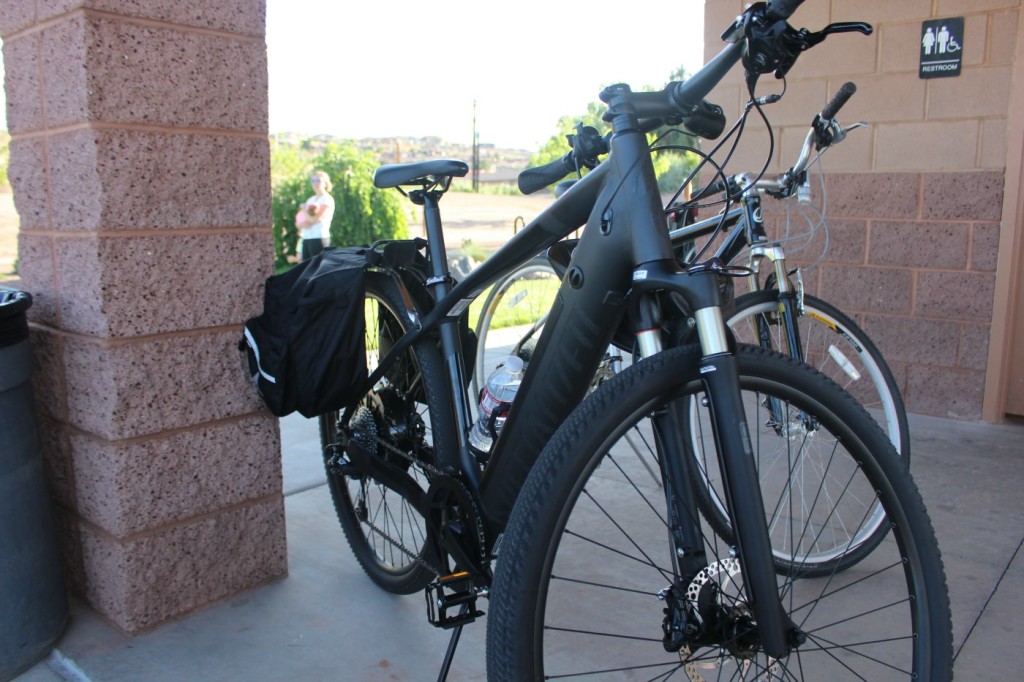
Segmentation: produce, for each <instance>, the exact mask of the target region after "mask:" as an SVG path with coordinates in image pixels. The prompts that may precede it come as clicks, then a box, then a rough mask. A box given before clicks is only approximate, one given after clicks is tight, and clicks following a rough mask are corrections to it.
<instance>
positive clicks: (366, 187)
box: [272, 145, 409, 271]
mask: <svg viewBox="0 0 1024 682" xmlns="http://www.w3.org/2000/svg"><path fill="white" fill-rule="evenodd" d="M378 165H379V164H378V162H377V160H376V159H375V158H374V157H373V155H372V154H369V153H367V152H362V151H360V150H358V149H356V148H355V147H354V146H351V145H328V146H327V147H326V148H325V149H324V150H323V152H321V153H320V154H319V155H318V156H316V157H314V158H313V159H312V160H311V162H310V163H309V165H308V166H307V167H306V168H304V169H302V170H301V171H300V172H298V173H295V174H293V175H290V176H287V177H284V178H282V179H280V180H278V181H277V183H276V184H275V185H274V188H273V200H272V210H273V221H274V223H273V232H274V267H275V269H276V270H278V271H280V270H281V269H284V268H287V267H288V264H289V257H290V256H294V255H295V254H296V252H297V246H298V242H299V232H298V229H297V228H296V227H295V214H296V212H298V210H299V206H301V205H302V204H303V203H304V202H305V201H306V199H308V198H309V197H310V196H312V194H313V190H312V189H310V186H309V174H310V173H311V172H312V171H314V170H322V171H325V172H326V173H327V175H328V176H330V178H331V182H332V183H333V185H334V186H333V188H332V189H331V192H330V193H331V196H333V197H334V204H335V209H334V218H333V220H331V244H332V245H334V246H358V245H362V244H370V243H371V242H374V241H376V240H378V239H405V238H407V237H408V236H409V224H408V216H407V214H406V207H405V205H404V204H403V201H405V200H404V199H402V197H401V196H400V195H399V194H398V192H396V191H395V190H390V189H389V190H380V189H377V188H376V187H374V186H373V171H374V170H375V169H376V168H377V166H378Z"/></svg>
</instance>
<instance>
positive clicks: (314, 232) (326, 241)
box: [295, 170, 334, 260]
mask: <svg viewBox="0 0 1024 682" xmlns="http://www.w3.org/2000/svg"><path fill="white" fill-rule="evenodd" d="M309 183H310V184H311V185H312V186H313V196H311V197H310V198H309V199H306V203H304V204H303V205H302V211H300V212H299V215H298V216H297V217H296V221H295V226H296V227H298V228H299V235H300V236H301V237H302V260H307V259H309V258H312V257H313V256H315V255H316V254H318V253H320V252H321V251H323V250H324V247H325V246H328V245H330V243H331V219H332V218H334V197H332V196H331V194H330V192H331V178H330V177H328V175H327V173H325V172H324V171H322V170H318V171H314V172H313V173H312V175H310V176H309ZM303 212H304V213H305V216H307V218H306V219H303Z"/></svg>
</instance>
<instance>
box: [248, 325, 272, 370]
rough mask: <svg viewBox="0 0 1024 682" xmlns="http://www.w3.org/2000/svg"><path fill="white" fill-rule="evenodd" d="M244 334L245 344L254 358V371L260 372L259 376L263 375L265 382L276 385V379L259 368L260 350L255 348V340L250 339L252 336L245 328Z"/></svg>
mask: <svg viewBox="0 0 1024 682" xmlns="http://www.w3.org/2000/svg"><path fill="white" fill-rule="evenodd" d="M244 332H245V342H246V343H248V344H249V348H252V353H253V355H255V356H256V369H258V370H259V371H260V374H262V375H263V378H264V379H266V380H267V381H269V382H270V383H272V384H276V383H277V379H275V378H274V377H272V376H270V375H269V374H267V373H266V372H264V371H263V367H262V366H260V349H259V348H257V347H256V339H254V338H252V334H251V333H250V332H249V328H248V327H246V328H245V329H244Z"/></svg>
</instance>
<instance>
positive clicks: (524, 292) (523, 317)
mask: <svg viewBox="0 0 1024 682" xmlns="http://www.w3.org/2000/svg"><path fill="white" fill-rule="evenodd" d="M559 284H560V281H559V280H558V278H557V277H554V276H546V277H531V278H529V279H528V280H520V281H517V282H516V283H514V284H513V285H512V286H510V287H509V288H508V289H507V290H506V291H505V294H504V295H503V296H502V298H501V301H500V302H499V304H498V306H497V307H496V308H495V310H494V314H493V315H492V317H491V325H490V328H491V329H501V328H503V327H513V326H517V325H521V324H531V323H533V322H535V321H536V320H538V319H540V317H541V316H542V315H544V314H546V313H547V311H548V310H550V309H551V305H552V304H553V303H554V301H555V295H556V294H557V293H558V286H559ZM487 295H488V294H487V292H484V294H483V295H481V296H480V297H478V298H477V299H476V301H474V302H473V304H472V305H471V306H470V307H469V324H470V326H471V327H472V328H473V329H476V326H477V322H478V320H479V319H480V314H481V312H482V311H483V306H484V301H485V300H486V299H487Z"/></svg>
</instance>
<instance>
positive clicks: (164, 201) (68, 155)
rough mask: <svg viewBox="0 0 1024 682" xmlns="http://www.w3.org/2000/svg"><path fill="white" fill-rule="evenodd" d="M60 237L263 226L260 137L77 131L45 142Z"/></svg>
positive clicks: (266, 161) (266, 162) (265, 175)
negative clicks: (75, 233)
mask: <svg viewBox="0 0 1024 682" xmlns="http://www.w3.org/2000/svg"><path fill="white" fill-rule="evenodd" d="M49 152H50V153H49V157H50V165H51V173H50V184H51V192H50V197H51V206H52V216H53V217H52V221H53V225H54V227H55V228H56V229H58V230H88V231H106V230H117V229H122V230H123V229H132V230H138V229H148V228H200V227H203V228H217V227H267V226H269V225H270V221H271V218H270V144H269V142H268V140H267V138H266V137H265V136H262V135H260V136H238V135H219V134H193V133H187V132H183V133H169V132H155V131H140V130H116V129H107V128H102V129H80V130H73V131H70V132H67V133H63V134H59V135H55V136H53V137H52V138H50V140H49Z"/></svg>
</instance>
